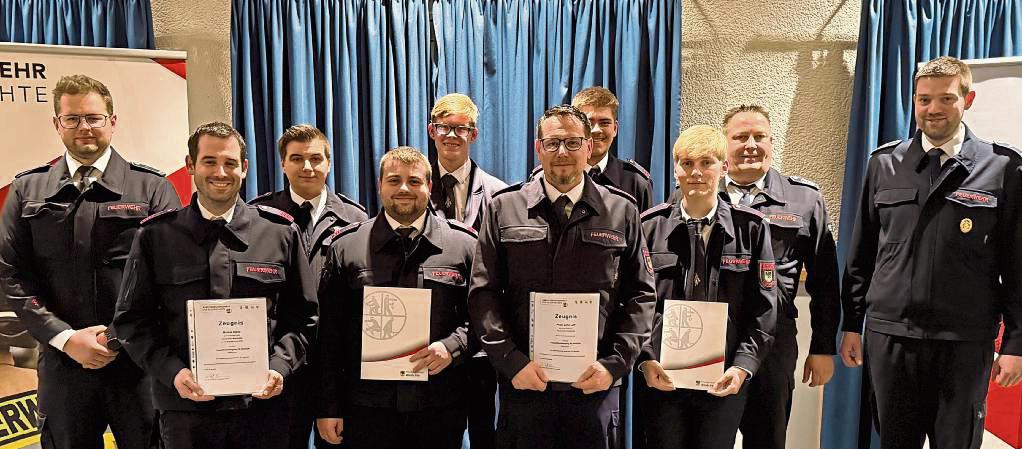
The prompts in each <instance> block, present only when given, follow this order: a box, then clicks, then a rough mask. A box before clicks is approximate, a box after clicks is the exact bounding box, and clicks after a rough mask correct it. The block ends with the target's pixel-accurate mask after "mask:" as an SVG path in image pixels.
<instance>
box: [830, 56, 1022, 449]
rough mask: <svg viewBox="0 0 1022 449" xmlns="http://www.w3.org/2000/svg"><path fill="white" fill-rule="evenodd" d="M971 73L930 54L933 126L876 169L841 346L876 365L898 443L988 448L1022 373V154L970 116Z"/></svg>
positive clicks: (926, 123) (925, 111)
mask: <svg viewBox="0 0 1022 449" xmlns="http://www.w3.org/2000/svg"><path fill="white" fill-rule="evenodd" d="M971 85H972V73H971V72H970V70H969V67H968V66H967V65H965V64H964V63H963V62H961V61H959V60H957V59H954V58H950V57H946V56H945V57H940V58H937V59H934V60H932V61H930V62H928V63H926V65H924V66H923V67H922V68H920V69H919V71H918V72H917V73H916V76H915V94H914V95H913V102H914V105H915V120H916V125H917V126H918V127H919V130H918V131H917V132H916V133H915V136H913V138H912V139H910V140H906V141H898V142H891V143H889V144H886V145H882V146H881V147H880V148H878V149H877V150H876V151H875V152H874V153H873V155H872V156H870V159H869V164H868V166H867V169H866V179H865V182H864V185H863V187H862V197H861V200H860V202H859V213H858V217H857V218H856V221H855V227H854V230H853V231H852V236H851V238H852V245H851V246H850V247H849V248H850V250H849V253H848V261H847V263H846V266H845V278H844V285H843V290H842V303H843V305H844V313H845V315H844V324H843V325H842V328H843V330H844V331H845V332H844V336H843V338H842V342H841V348H840V350H839V351H840V353H841V358H842V360H843V361H844V362H845V364H846V365H848V366H858V365H861V364H863V363H865V365H866V368H867V369H868V370H869V376H870V381H871V383H872V387H873V391H874V395H875V410H874V411H875V415H874V416H875V417H876V419H875V422H876V424H877V427H878V429H877V430H878V431H879V432H880V444H881V445H882V446H883V447H884V449H900V448H920V447H922V445H923V438H924V437H929V441H930V447H934V448H979V447H980V444H981V441H982V439H983V418H984V417H985V415H986V406H985V398H986V393H987V387H988V385H989V381H990V380H994V381H996V382H997V383H998V384H999V385H1002V386H1004V387H1010V386H1013V385H1015V384H1017V383H1018V382H1019V380H1020V379H1022V357H1020V355H1022V329H1020V328H1019V323H1020V322H1022V276H1020V274H1022V226H1020V223H1022V220H1020V218H1022V156H1020V155H1019V153H1018V152H1017V151H1016V150H1015V149H1014V148H1011V147H1008V146H1006V145H1004V144H999V143H993V144H991V143H989V142H986V141H984V140H982V139H980V138H979V137H977V136H976V135H974V134H973V133H972V131H971V130H970V129H968V127H966V126H965V124H964V123H962V115H963V114H964V113H965V110H966V109H968V108H969V107H970V106H972V102H973V100H974V99H975V97H976V93H975V92H974V91H972V90H971ZM1001 320H1003V322H1004V337H1003V340H1002V343H1001V349H1000V354H999V355H998V357H997V359H996V360H994V358H993V344H992V340H993V339H994V337H996V336H997V332H998V324H999V322H1000V321H1001ZM864 324H865V329H863V325H864ZM863 333H864V334H865V335H862V334H863ZM863 340H865V343H863ZM991 368H992V369H991Z"/></svg>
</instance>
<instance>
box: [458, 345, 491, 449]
mask: <svg viewBox="0 0 1022 449" xmlns="http://www.w3.org/2000/svg"><path fill="white" fill-rule="evenodd" d="M465 365H466V367H465V368H466V371H467V372H468V386H467V387H466V396H467V404H468V439H469V442H471V444H472V449H493V442H494V438H495V435H496V427H495V421H496V417H497V416H496V415H497V408H496V402H497V397H496V395H497V373H496V372H495V371H494V370H493V365H491V364H490V360H489V359H488V358H486V357H485V356H483V357H473V358H471V359H469V360H468V361H467V362H466V363H465Z"/></svg>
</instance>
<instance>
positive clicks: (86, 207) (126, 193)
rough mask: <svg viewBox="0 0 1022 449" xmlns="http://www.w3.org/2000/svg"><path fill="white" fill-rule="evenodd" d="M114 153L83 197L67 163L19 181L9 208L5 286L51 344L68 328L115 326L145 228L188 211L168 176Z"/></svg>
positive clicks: (2, 250) (3, 227) (1, 234)
mask: <svg viewBox="0 0 1022 449" xmlns="http://www.w3.org/2000/svg"><path fill="white" fill-rule="evenodd" d="M108 151H110V152H111V155H110V162H109V163H108V165H107V167H106V171H105V172H103V175H102V177H100V178H99V179H97V180H96V181H95V182H93V183H92V184H91V186H90V187H89V189H88V190H87V191H86V192H85V193H84V194H82V195H81V196H79V191H78V188H77V187H75V185H74V183H73V182H72V180H71V177H72V175H73V173H68V168H67V162H65V160H64V158H63V157H61V158H60V159H59V160H58V161H57V163H56V164H55V165H53V166H50V165H43V166H40V167H37V168H34V169H32V170H29V171H27V172H24V173H22V174H20V175H18V176H17V177H16V178H15V180H14V182H13V184H12V185H11V190H10V194H9V195H8V196H7V202H6V203H5V204H4V208H3V216H2V218H0V281H2V282H3V289H4V293H6V294H7V296H8V297H9V300H10V301H11V305H12V306H13V308H14V311H15V312H16V313H17V315H18V318H20V319H21V322H22V324H24V325H25V326H26V327H27V328H28V330H29V332H30V333H31V334H32V336H33V337H35V338H36V340H39V341H40V342H42V344H44V345H45V344H47V343H48V342H49V341H50V339H52V338H53V337H55V336H56V335H57V334H59V333H60V332H62V331H64V330H68V329H83V328H86V327H89V326H95V325H107V324H110V320H111V319H112V318H113V315H114V302H115V301H116V300H117V292H118V289H119V288H120V285H121V275H122V273H123V271H124V261H125V259H126V258H127V257H128V250H129V249H131V242H132V239H133V238H134V237H135V232H136V230H137V229H138V226H139V222H140V221H141V220H142V219H144V218H145V217H147V216H149V215H150V214H153V213H156V212H161V211H164V210H168V209H175V208H178V207H180V206H181V201H180V199H179V198H178V196H177V192H175V191H174V188H173V186H171V184H170V182H169V181H167V179H166V178H164V177H163V173H161V172H159V171H157V170H156V169H153V168H149V167H146V166H144V165H140V164H133V163H129V162H127V161H125V160H124V159H123V158H122V157H121V156H120V154H118V153H117V152H116V151H114V149H113V148H110V149H109V150H108Z"/></svg>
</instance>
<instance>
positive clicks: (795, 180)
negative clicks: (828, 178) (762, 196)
mask: <svg viewBox="0 0 1022 449" xmlns="http://www.w3.org/2000/svg"><path fill="white" fill-rule="evenodd" d="M788 181H791V182H792V183H794V184H798V185H800V186H806V187H810V188H812V189H813V190H820V185H819V184H817V183H815V182H812V181H810V180H808V179H806V178H803V177H801V176H788Z"/></svg>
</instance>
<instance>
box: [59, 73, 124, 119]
mask: <svg viewBox="0 0 1022 449" xmlns="http://www.w3.org/2000/svg"><path fill="white" fill-rule="evenodd" d="M89 93H96V94H99V96H100V97H103V102H105V103H106V113H107V115H114V98H113V97H112V96H111V95H110V89H107V87H106V85H105V84H103V83H101V82H99V80H97V79H95V78H91V77H89V76H86V75H67V76H62V77H60V80H59V81H57V85H56V86H55V87H54V88H53V114H54V115H60V97H63V96H64V95H85V94H89Z"/></svg>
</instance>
